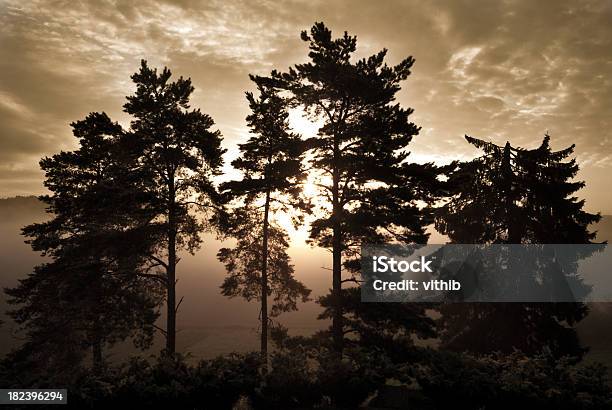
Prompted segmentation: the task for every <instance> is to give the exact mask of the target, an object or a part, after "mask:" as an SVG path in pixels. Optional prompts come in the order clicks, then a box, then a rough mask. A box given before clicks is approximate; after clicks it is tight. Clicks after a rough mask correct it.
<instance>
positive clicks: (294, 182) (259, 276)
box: [218, 77, 310, 357]
mask: <svg viewBox="0 0 612 410" xmlns="http://www.w3.org/2000/svg"><path fill="white" fill-rule="evenodd" d="M251 78H252V79H253V80H254V81H255V82H256V83H257V86H258V91H259V96H258V97H257V98H256V97H255V96H254V95H253V93H250V92H247V93H246V97H247V100H248V102H249V107H250V108H251V114H249V115H248V116H247V124H248V126H249V128H250V129H251V132H252V134H253V135H252V136H251V137H250V138H249V140H248V141H247V142H246V143H244V144H240V145H239V147H240V154H241V155H240V157H239V158H237V159H236V160H234V161H233V162H232V165H233V166H234V167H235V168H236V169H238V170H240V171H241V172H242V174H243V179H241V180H238V181H231V182H228V183H225V184H223V186H222V189H223V190H224V192H226V193H227V194H229V195H230V196H231V197H232V198H233V199H234V200H235V201H238V202H239V203H238V204H237V206H238V208H237V210H236V211H235V213H234V221H235V223H234V226H233V227H232V229H230V234H231V235H232V236H235V237H237V238H238V243H237V245H236V247H235V248H234V249H227V248H225V249H222V250H221V251H220V252H219V254H218V257H219V259H220V260H221V261H222V262H223V263H225V265H226V267H227V270H228V273H229V275H230V276H229V277H228V278H227V279H226V280H225V282H224V283H223V286H222V288H223V294H224V295H226V296H236V295H241V296H242V297H244V298H245V299H247V300H252V299H255V300H258V301H260V302H261V316H260V317H261V352H262V355H263V356H264V357H265V356H266V355H267V349H268V321H269V320H268V297H269V296H270V295H273V296H274V304H273V306H272V316H277V315H278V314H280V312H282V311H287V310H295V309H296V308H297V307H296V300H298V299H301V300H303V301H306V300H307V298H308V295H309V294H310V291H309V290H307V289H306V288H305V287H304V285H302V284H301V283H300V282H298V281H297V280H295V279H294V278H293V267H292V266H291V264H290V263H289V256H288V255H287V253H286V249H287V247H288V242H287V238H286V236H287V234H286V232H284V231H283V230H282V229H281V228H280V227H278V226H275V225H274V224H273V223H272V222H273V217H274V214H275V213H278V212H283V213H285V214H289V215H290V216H291V217H292V219H294V220H295V222H299V221H301V219H302V214H303V212H304V211H307V210H308V206H309V204H308V203H307V202H306V201H305V200H304V198H302V197H301V196H300V193H301V183H302V180H303V179H304V177H305V174H304V170H303V166H302V162H303V157H304V151H305V147H306V145H305V143H304V142H303V141H302V140H301V138H300V136H299V135H297V134H293V133H291V132H290V131H289V125H288V113H287V103H286V101H285V100H284V99H283V98H281V97H280V96H279V95H278V94H277V93H276V92H274V90H272V89H269V88H267V87H265V86H263V85H262V84H261V82H260V81H257V79H255V78H254V77H251ZM259 203H262V205H261V207H258V206H257V204H259ZM260 208H263V212H258V210H259V209H260Z"/></svg>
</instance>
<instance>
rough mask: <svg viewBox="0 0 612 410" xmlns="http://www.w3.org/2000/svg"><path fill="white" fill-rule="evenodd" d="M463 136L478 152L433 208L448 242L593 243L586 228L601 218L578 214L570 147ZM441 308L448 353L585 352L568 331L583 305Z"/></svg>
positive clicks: (583, 311)
mask: <svg viewBox="0 0 612 410" xmlns="http://www.w3.org/2000/svg"><path fill="white" fill-rule="evenodd" d="M466 139H467V141H468V142H469V143H471V144H472V145H474V146H476V147H477V148H480V149H482V150H483V151H484V154H483V155H482V156H480V157H478V158H476V159H474V160H473V161H470V162H467V163H463V164H460V165H458V167H457V169H456V170H455V172H454V173H453V174H452V175H451V176H450V178H449V180H448V184H449V186H451V187H452V188H454V191H453V192H452V196H451V198H450V200H449V201H448V202H447V203H446V204H445V205H444V206H442V207H441V208H440V209H439V210H438V214H437V217H436V229H438V230H439V231H440V232H441V233H443V234H446V235H448V236H449V238H450V239H451V241H452V242H454V243H483V244H485V243H536V244H537V243H543V244H546V243H552V244H554V243H574V244H580V243H591V241H592V239H593V238H594V236H595V233H593V232H590V231H589V230H588V226H589V225H590V224H592V223H594V222H597V221H599V219H600V216H599V215H598V214H597V215H594V214H590V213H588V212H586V211H584V210H583V209H582V208H583V206H584V200H578V199H577V198H576V197H575V196H573V194H574V193H575V192H576V191H577V190H579V189H580V188H582V187H583V186H584V183H583V182H574V181H572V179H573V178H574V177H575V176H576V174H577V172H578V165H577V164H576V161H575V160H574V159H572V160H569V161H566V159H567V158H568V157H569V156H570V155H571V154H572V152H573V149H574V146H573V145H572V146H571V147H568V148H566V149H564V150H561V151H552V150H551V149H550V145H549V141H550V137H549V136H548V135H546V136H545V137H544V140H543V142H542V144H541V145H540V146H539V147H538V148H536V149H532V150H528V149H524V148H514V147H512V146H511V145H510V143H506V144H505V146H503V147H502V146H498V145H495V144H493V143H490V142H486V141H482V140H479V139H476V138H471V137H467V136H466ZM580 257H581V256H580V255H576V258H580ZM513 259H514V258H513V257H512V256H509V262H510V263H512V260H513ZM552 273H554V272H553V271H548V274H549V276H550V274H552ZM570 273H571V272H570ZM535 279H536V278H532V280H535ZM548 279H551V278H548ZM440 311H441V313H442V318H441V321H440V323H441V326H442V328H443V331H442V335H441V336H442V342H443V346H444V347H446V348H449V349H453V350H459V351H465V350H467V351H472V352H479V353H486V352H494V351H501V352H508V353H510V352H512V351H513V350H514V349H519V350H521V351H523V352H526V353H530V354H534V353H538V352H540V351H541V350H542V349H544V348H545V349H548V350H549V351H552V352H553V353H554V354H555V355H558V356H563V355H572V356H576V357H581V356H582V354H584V352H585V351H586V349H584V348H582V347H581V346H580V343H579V341H578V338H577V336H576V332H575V330H574V329H573V328H572V326H574V325H575V324H576V323H577V322H578V321H580V320H581V319H583V318H584V317H585V316H586V315H587V313H588V308H587V306H586V305H584V304H580V303H541V304H535V303H495V304H487V303H480V304H469V303H462V304H448V305H443V306H442V307H441V308H440Z"/></svg>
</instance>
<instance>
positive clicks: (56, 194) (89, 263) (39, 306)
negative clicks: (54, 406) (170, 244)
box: [6, 113, 161, 381]
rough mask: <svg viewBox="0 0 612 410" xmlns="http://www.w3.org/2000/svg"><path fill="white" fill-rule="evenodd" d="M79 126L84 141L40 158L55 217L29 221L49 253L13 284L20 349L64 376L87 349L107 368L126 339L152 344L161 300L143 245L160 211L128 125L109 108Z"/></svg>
mask: <svg viewBox="0 0 612 410" xmlns="http://www.w3.org/2000/svg"><path fill="white" fill-rule="evenodd" d="M72 127H73V132H74V135H75V137H76V138H77V139H78V140H79V148H78V149H77V150H75V151H72V152H61V153H59V154H56V155H54V156H53V157H50V158H44V159H42V160H41V162H40V164H41V168H42V169H43V171H45V186H46V187H47V188H48V189H49V191H51V194H50V195H44V196H41V197H40V200H42V201H43V202H45V203H46V204H47V212H48V213H49V215H50V216H51V219H50V220H49V221H47V222H42V223H36V224H32V225H29V226H27V227H25V228H24V229H23V234H24V235H25V236H26V237H27V238H28V240H27V242H28V243H30V245H31V246H32V249H33V250H35V251H39V252H42V254H43V255H44V256H47V257H48V258H49V259H50V260H49V261H48V262H45V263H43V264H41V265H39V266H37V267H36V268H35V269H34V271H33V272H32V273H31V274H29V275H28V277H27V278H25V279H22V280H20V283H19V286H17V287H15V288H12V289H6V293H7V294H8V296H9V303H11V304H14V305H16V308H15V309H14V310H12V311H10V312H9V314H10V315H11V316H12V317H13V319H14V320H15V321H16V322H17V323H18V324H20V325H22V327H23V328H24V329H25V333H26V343H25V344H24V346H23V347H22V348H21V349H20V350H18V351H17V352H15V353H14V354H13V357H14V358H17V359H18V358H21V359H22V360H18V361H21V362H22V363H21V365H25V366H30V369H29V372H31V374H33V375H36V374H40V373H41V372H43V373H44V372H49V374H51V375H54V377H56V378H59V379H62V380H64V381H65V380H68V379H69V378H70V377H73V376H74V375H75V374H76V373H75V369H76V368H78V367H79V366H81V365H82V361H83V359H84V357H85V353H86V351H87V350H90V351H91V356H92V358H93V365H94V368H95V369H100V368H101V366H102V365H103V361H104V358H103V349H104V348H106V347H109V346H112V345H113V344H114V343H116V342H118V341H122V340H124V339H126V338H128V337H132V338H134V341H135V342H136V344H137V345H139V346H141V347H144V346H148V345H149V344H150V343H151V341H152V336H153V332H154V323H155V320H156V318H157V316H158V311H157V306H158V304H159V303H160V302H161V293H160V288H159V287H158V286H156V284H154V283H151V282H150V281H149V280H148V278H146V275H147V273H146V268H145V265H146V263H145V261H144V260H143V257H142V255H143V254H145V253H146V252H147V251H149V250H150V249H151V248H152V247H153V246H154V240H153V239H152V236H151V235H150V232H148V231H147V230H146V229H143V223H144V222H145V221H147V220H148V219H149V218H150V217H151V215H150V214H149V213H148V211H147V208H146V207H143V206H141V205H142V204H143V203H144V200H145V199H146V198H143V197H140V196H139V194H138V191H137V190H134V189H133V187H134V186H133V184H134V183H136V182H135V178H136V177H137V176H138V172H137V171H134V170H133V167H134V164H130V159H129V158H128V157H126V156H124V155H123V154H122V151H121V148H120V145H121V140H122V138H123V135H124V132H123V130H122V129H121V127H120V126H119V125H118V124H117V123H113V122H112V121H111V120H110V119H109V118H108V116H106V114H104V113H102V114H99V113H92V114H90V115H89V116H88V117H87V118H86V119H85V120H82V121H78V122H76V123H73V124H72ZM24 361H25V362H26V363H25V364H24V363H23V362H24Z"/></svg>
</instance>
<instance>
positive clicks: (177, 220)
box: [124, 60, 225, 354]
mask: <svg viewBox="0 0 612 410" xmlns="http://www.w3.org/2000/svg"><path fill="white" fill-rule="evenodd" d="M171 76H172V73H171V72H170V70H169V69H168V68H164V69H163V70H162V71H161V72H160V73H158V71H157V69H151V68H149V66H148V65H147V63H146V61H144V60H143V61H142V62H141V67H140V71H139V72H137V73H136V74H134V75H133V76H132V80H133V82H134V83H135V84H136V92H135V94H134V95H131V96H129V97H127V100H128V101H127V103H126V104H125V105H124V111H125V112H126V113H128V114H130V115H131V116H132V117H133V118H134V119H133V120H132V122H131V129H130V132H129V133H128V135H127V137H126V147H129V148H127V149H128V151H129V152H130V153H131V155H133V157H134V158H136V160H137V161H138V164H139V170H140V172H141V173H142V174H143V175H144V176H143V178H142V179H141V181H140V182H141V185H142V186H143V190H144V192H146V193H148V194H149V195H150V198H151V199H150V201H149V203H148V204H147V205H148V206H149V208H150V209H152V210H153V212H154V214H155V217H154V218H153V219H152V220H151V223H150V224H149V225H150V226H151V227H155V228H156V233H155V237H156V238H158V239H159V242H158V247H157V249H156V252H154V253H152V254H150V255H149V257H150V259H151V261H154V263H153V265H156V266H157V268H159V271H157V272H154V273H151V277H154V278H155V279H157V280H158V281H160V282H161V283H163V285H164V287H165V288H166V305H167V311H166V322H167V323H166V329H165V331H164V334H165V336H166V349H165V352H166V353H167V354H173V353H175V351H176V315H177V311H178V308H179V306H180V300H179V301H178V303H177V298H176V282H177V272H176V266H177V263H178V261H179V257H178V255H177V254H178V252H179V251H180V250H187V251H189V252H191V253H193V252H195V250H196V249H198V248H199V247H200V245H201V238H200V233H201V232H202V231H203V230H205V229H209V228H212V227H213V225H214V224H213V219H215V218H217V217H218V216H219V215H221V214H222V213H221V209H220V206H221V204H220V202H219V201H220V197H219V195H218V192H217V190H216V188H215V186H214V184H213V181H212V177H213V176H215V175H218V174H219V170H220V167H221V165H222V162H223V160H222V155H223V153H224V152H225V150H224V149H222V148H221V140H222V137H221V134H220V132H219V131H216V130H212V127H213V125H214V121H213V119H212V118H211V117H210V116H209V115H207V114H204V113H202V112H201V111H200V110H199V109H191V107H190V105H189V99H190V96H191V94H192V92H193V91H194V87H193V85H192V84H191V80H190V79H189V78H188V79H184V78H183V77H179V78H178V79H177V80H175V81H170V77H171ZM196 211H197V212H198V213H196ZM151 266H152V265H151Z"/></svg>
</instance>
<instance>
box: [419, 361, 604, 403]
mask: <svg viewBox="0 0 612 410" xmlns="http://www.w3.org/2000/svg"><path fill="white" fill-rule="evenodd" d="M414 374H415V376H416V379H417V381H418V383H419V385H420V386H421V387H422V389H423V392H424V394H425V395H426V396H427V397H429V398H430V399H431V400H432V401H433V402H434V403H435V404H436V406H437V407H440V408H445V407H451V406H461V407H465V408H496V409H516V408H521V407H524V408H538V409H603V408H610V406H611V405H612V397H611V392H610V388H609V386H608V385H607V380H606V369H605V367H604V366H601V365H589V366H575V365H573V361H572V360H570V359H554V358H553V357H552V356H550V355H539V356H535V357H528V356H525V355H523V354H521V353H518V352H517V353H514V354H510V355H508V354H497V355H490V356H485V357H481V358H474V357H471V356H467V355H459V354H455V353H448V352H437V353H435V354H430V360H428V361H427V362H422V363H421V364H419V365H418V366H417V367H416V371H415V373H414Z"/></svg>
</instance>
